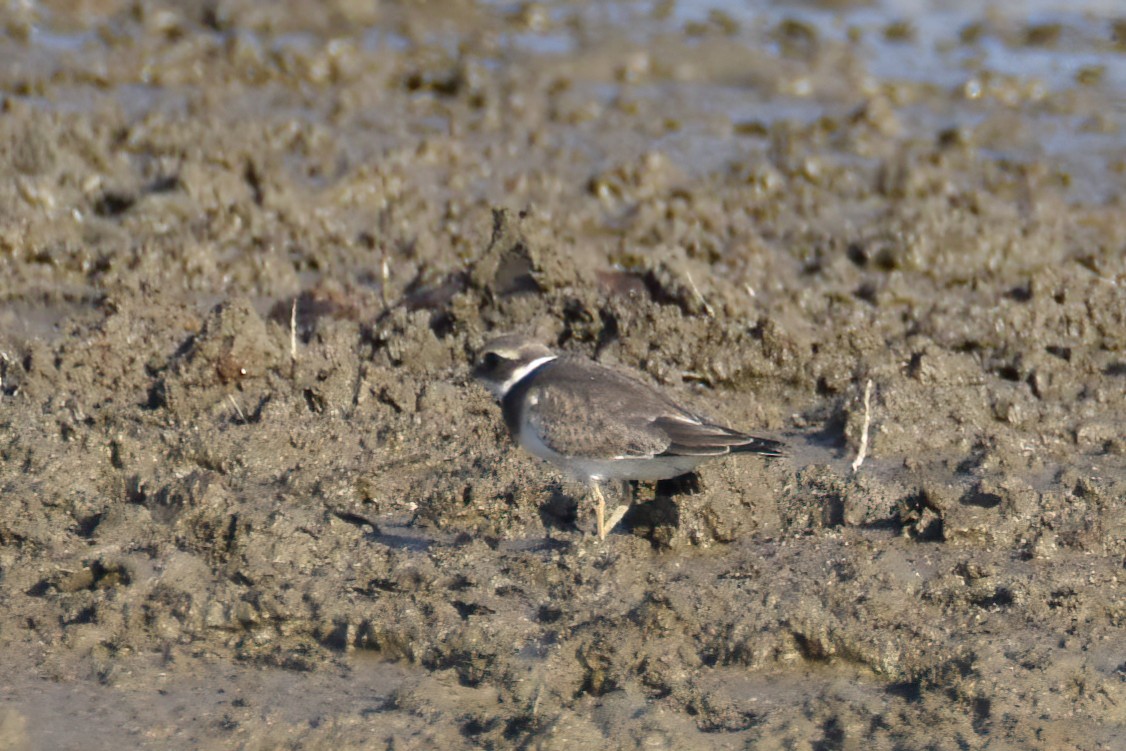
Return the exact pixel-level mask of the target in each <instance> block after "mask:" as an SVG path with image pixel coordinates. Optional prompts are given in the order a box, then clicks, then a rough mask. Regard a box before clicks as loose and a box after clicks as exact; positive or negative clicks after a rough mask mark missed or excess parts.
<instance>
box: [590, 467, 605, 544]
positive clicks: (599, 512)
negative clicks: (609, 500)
mask: <svg viewBox="0 0 1126 751" xmlns="http://www.w3.org/2000/svg"><path fill="white" fill-rule="evenodd" d="M590 492H591V493H592V494H593V495H594V500H595V501H597V502H598V505H597V506H595V508H594V514H595V518H596V519H597V520H598V539H599V540H605V539H606V499H605V498H603V497H602V488H600V487H598V480H591V481H590Z"/></svg>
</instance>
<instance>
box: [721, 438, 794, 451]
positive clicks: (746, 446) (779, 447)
mask: <svg viewBox="0 0 1126 751" xmlns="http://www.w3.org/2000/svg"><path fill="white" fill-rule="evenodd" d="M731 452H732V453H734V454H758V455H759V456H785V455H786V444H784V443H782V442H781V441H772V440H770V439H769V438H759V437H757V436H753V435H749V436H747V440H746V442H745V443H739V444H736V445H734V446H732V447H731Z"/></svg>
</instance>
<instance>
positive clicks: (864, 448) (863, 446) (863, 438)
mask: <svg viewBox="0 0 1126 751" xmlns="http://www.w3.org/2000/svg"><path fill="white" fill-rule="evenodd" d="M871 426H872V379H871V378H869V379H868V382H867V383H866V384H864V430H863V431H862V432H861V433H860V450H859V451H857V452H856V459H855V460H854V461H853V462H852V471H853V472H854V473H855V472H856V471H857V470H858V469H860V465H861V464H863V463H864V459H865V458H866V457H867V456H868V428H870V427H871Z"/></svg>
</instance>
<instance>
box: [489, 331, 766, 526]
mask: <svg viewBox="0 0 1126 751" xmlns="http://www.w3.org/2000/svg"><path fill="white" fill-rule="evenodd" d="M473 375H474V377H475V378H477V380H479V381H480V382H481V383H482V384H483V385H484V386H485V387H486V388H487V389H488V390H489V391H490V392H491V393H492V395H493V396H494V397H495V398H496V400H497V402H498V403H499V404H500V407H501V413H502V415H503V417H504V422H505V424H506V426H507V427H508V430H509V432H510V434H511V435H512V438H513V439H514V440H515V441H516V442H517V443H518V444H520V446H521V447H523V448H524V449H525V450H526V451H527V452H528V453H530V454H532V455H533V456H536V457H539V458H540V459H545V460H547V461H548V462H550V463H552V464H554V465H555V466H557V467H559V468H560V469H562V470H563V471H564V472H565V473H566V474H568V475H570V476H571V477H572V478H574V479H577V480H580V481H582V482H584V483H585V484H586V485H587V487H588V488H589V489H590V493H591V495H593V497H594V500H595V501H596V502H597V507H596V518H597V525H598V537H599V539H600V540H605V539H606V534H607V532H608V531H610V530H608V529H607V525H606V523H605V514H606V500H605V497H604V496H603V495H602V490H601V487H600V483H601V482H603V481H607V480H616V481H626V480H643V481H656V480H665V479H669V478H672V477H679V476H680V475H684V474H687V473H689V472H692V471H693V470H695V468H696V467H697V465H699V464H701V463H702V462H705V461H708V460H709V459H715V458H716V457H721V456H726V455H727V454H740V453H747V454H757V455H759V456H764V457H780V456H783V455H784V453H785V444H783V443H782V442H781V441H775V440H771V439H769V438H760V437H758V436H753V435H749V434H747V433H743V432H741V431H738V430H734V429H732V428H729V427H725V426H723V425H720V424H719V423H716V422H713V421H711V420H709V419H707V418H705V417H703V416H701V415H699V414H697V413H695V412H693V411H691V410H689V409H688V408H686V407H684V406H682V405H680V404H678V403H677V402H676V401H675V400H674V399H673V398H672V397H670V396H668V395H667V394H665V393H664V392H663V391H661V390H660V389H658V388H656V387H655V386H652V385H650V384H648V383H646V382H644V381H642V380H641V379H640V377H639V375H635V374H634V373H631V372H627V371H625V370H622V369H617V368H611V367H608V366H606V365H603V364H601V363H598V362H596V361H594V360H592V359H589V358H586V357H583V356H578V355H569V354H564V355H558V354H556V353H555V352H553V351H552V350H551V349H549V348H548V347H547V346H546V345H544V344H542V343H541V342H539V341H538V340H536V339H535V338H532V337H528V336H524V335H521V334H503V335H500V336H497V337H495V338H493V339H491V340H490V341H488V342H487V343H486V344H485V346H484V347H483V348H482V349H481V350H480V352H479V354H478V357H477V361H476V365H475V367H474V368H473ZM619 511H620V512H621V513H624V511H625V508H624V507H623V508H622V509H619ZM621 513H618V514H615V518H614V519H613V521H612V523H611V524H610V525H609V527H610V529H611V530H612V529H613V527H615V526H616V525H617V522H618V521H620V519H621Z"/></svg>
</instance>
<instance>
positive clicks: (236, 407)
mask: <svg viewBox="0 0 1126 751" xmlns="http://www.w3.org/2000/svg"><path fill="white" fill-rule="evenodd" d="M227 398H228V399H230V400H231V406H232V407H234V408H235V412H237V413H238V419H240V420H242V424H243V425H246V424H247V420H246V415H244V414H243V413H242V407H240V406H239V405H238V402H236V401H235V397H234V396H233V395H231V394H227Z"/></svg>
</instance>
